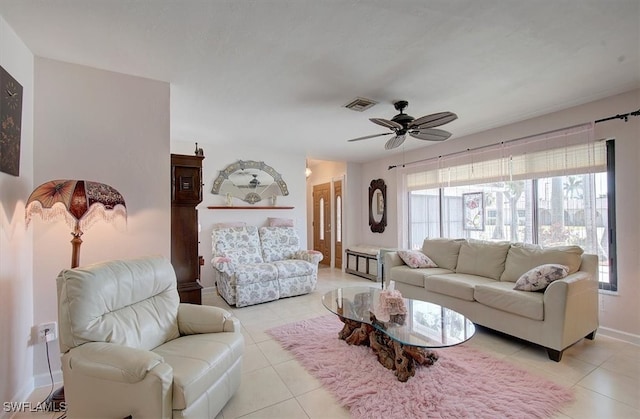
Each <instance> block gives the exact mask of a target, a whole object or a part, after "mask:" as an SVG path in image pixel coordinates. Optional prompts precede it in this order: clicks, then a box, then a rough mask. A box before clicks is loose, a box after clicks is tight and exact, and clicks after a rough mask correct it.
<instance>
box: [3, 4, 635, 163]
mask: <svg viewBox="0 0 640 419" xmlns="http://www.w3.org/2000/svg"><path fill="white" fill-rule="evenodd" d="M0 15H2V16H3V18H4V19H5V20H6V21H7V22H8V23H9V25H10V26H11V27H12V28H13V29H14V30H15V32H16V33H17V34H18V36H19V37H20V38H21V39H22V40H23V41H24V42H25V43H26V45H27V46H28V47H29V48H30V49H31V50H32V51H33V53H34V54H35V55H37V56H41V57H47V58H53V59H57V60H62V61H68V62H72V63H78V64H83V65H87V66H92V67H97V68H101V69H106V70H112V71H117V72H122V73H127V74H132V75H137V76H142V77H147V78H152V79H157V80H163V81H167V82H170V83H171V138H172V140H185V141H194V142H196V141H197V142H199V143H212V144H220V145H223V144H226V143H231V144H243V145H247V146H251V145H256V146H259V147H261V148H264V147H265V146H268V147H270V148H274V149H283V150H291V151H294V152H296V153H303V154H305V155H306V156H308V157H309V158H313V159H322V160H341V161H345V160H347V161H367V160H372V159H375V158H380V157H383V156H384V155H387V154H389V153H391V152H389V151H385V150H384V143H385V141H386V140H387V139H388V138H389V137H380V138H374V139H370V140H366V141H360V142H354V143H348V142H347V141H346V140H347V139H349V138H354V137H359V136H363V135H368V134H375V133H383V132H385V129H384V128H382V127H380V126H378V125H374V124H373V123H371V122H369V120H368V119H369V118H372V117H380V118H386V119H390V118H391V117H392V116H393V115H395V114H396V113H397V112H396V111H395V109H394V108H393V105H392V103H393V102H394V101H395V100H398V99H405V100H408V101H409V108H408V109H407V110H406V112H407V113H409V114H410V115H413V116H414V117H420V116H422V115H425V114H430V113H434V112H439V111H452V112H455V113H457V114H458V116H459V119H458V120H457V121H454V122H452V123H450V124H448V125H446V126H442V127H441V128H444V129H446V130H449V131H451V132H452V133H453V136H452V137H451V139H449V140H448V141H455V139H456V138H457V137H460V136H463V135H467V134H471V133H474V132H478V131H483V130H486V129H489V128H493V127H496V126H501V125H505V124H507V123H511V122H516V121H520V120H523V119H527V118H531V117H535V116H538V115H543V114H546V113H549V112H553V111H556V110H560V109H563V108H567V107H569V106H573V105H578V104H581V103H586V102H589V101H592V100H596V99H599V98H602V97H606V96H610V95H612V94H617V93H621V92H625V91H628V90H631V89H633V88H637V87H639V86H640V60H639V55H640V30H639V27H640V1H638V0H597V1H596V0H537V1H524V0H522V1H517V0H483V1H478V0H415V1H401V0H396V1H391V0H368V1H367V0H340V1H339V0H252V1H248V0H208V1H205V0H201V1H196V0H181V1H175V0H173V1H168V0H164V1H158V0H156V1H151V0H139V1H133V0H127V1H124V0H100V1H86V0H39V1H35V0H0ZM358 96H361V97H366V98H370V99H374V100H376V101H378V102H379V104H378V105H376V106H374V107H373V108H371V109H369V110H368V111H365V112H363V113H359V112H354V111H351V110H348V109H346V108H344V107H343V105H345V104H346V103H347V102H349V101H351V100H352V99H354V98H355V97H358ZM621 111H628V110H621ZM603 116H605V115H603ZM606 116H608V115H606ZM405 144H406V145H405V151H407V150H411V149H412V148H415V147H418V146H424V145H426V144H429V143H427V142H424V141H420V140H417V139H413V138H409V139H407V141H406V143H405Z"/></svg>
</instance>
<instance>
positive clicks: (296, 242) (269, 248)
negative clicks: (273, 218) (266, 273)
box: [259, 227, 300, 262]
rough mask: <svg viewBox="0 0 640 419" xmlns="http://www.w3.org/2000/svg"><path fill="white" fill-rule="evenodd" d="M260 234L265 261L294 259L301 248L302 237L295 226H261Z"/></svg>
mask: <svg viewBox="0 0 640 419" xmlns="http://www.w3.org/2000/svg"><path fill="white" fill-rule="evenodd" d="M259 234H260V242H261V243H262V256H263V257H264V261H265V262H273V261H276V260H283V259H292V258H293V257H294V256H295V253H296V252H297V251H298V250H300V239H299V238H298V234H297V233H296V231H295V230H294V229H293V227H260V230H259Z"/></svg>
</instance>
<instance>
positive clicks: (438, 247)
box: [422, 239, 464, 271]
mask: <svg viewBox="0 0 640 419" xmlns="http://www.w3.org/2000/svg"><path fill="white" fill-rule="evenodd" d="M463 242H464V240H457V239H424V242H423V243H422V253H424V254H425V255H427V256H429V259H431V260H432V261H434V262H435V263H436V265H438V267H440V268H444V269H448V270H450V271H455V269H456V265H457V263H458V253H459V252H460V245H461V244H462V243H463Z"/></svg>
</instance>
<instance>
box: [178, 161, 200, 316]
mask: <svg viewBox="0 0 640 419" xmlns="http://www.w3.org/2000/svg"><path fill="white" fill-rule="evenodd" d="M202 159H204V156H198V155H193V156H187V155H181V154H171V264H172V265H173V269H175V271H176V277H177V279H178V294H180V302H183V303H193V304H201V303H202V294H201V290H202V286H201V285H200V283H199V282H198V280H199V279H200V260H201V258H200V257H199V255H198V210H197V209H196V206H197V205H198V204H199V203H200V202H202Z"/></svg>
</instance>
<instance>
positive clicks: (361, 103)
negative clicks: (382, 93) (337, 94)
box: [344, 97, 378, 112]
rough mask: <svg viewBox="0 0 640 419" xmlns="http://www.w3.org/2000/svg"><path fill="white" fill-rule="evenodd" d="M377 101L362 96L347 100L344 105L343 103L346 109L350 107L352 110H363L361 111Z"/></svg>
mask: <svg viewBox="0 0 640 419" xmlns="http://www.w3.org/2000/svg"><path fill="white" fill-rule="evenodd" d="M377 103H378V102H376V101H375V100H373V99H367V98H364V97H357V98H355V99H353V100H352V101H351V102H349V103H347V104H346V105H344V107H345V108H347V109H351V110H352V111H356V112H363V111H366V110H367V109H369V108H372V107H373V106H374V105H375V104H377Z"/></svg>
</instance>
